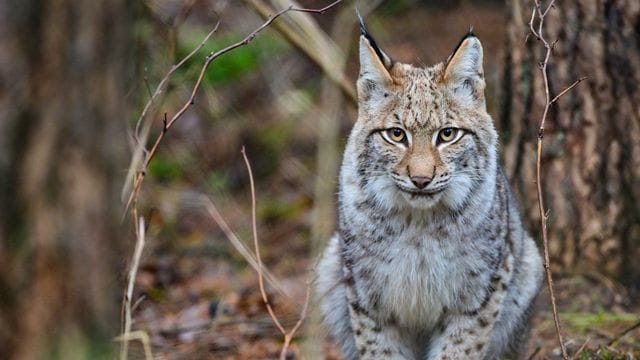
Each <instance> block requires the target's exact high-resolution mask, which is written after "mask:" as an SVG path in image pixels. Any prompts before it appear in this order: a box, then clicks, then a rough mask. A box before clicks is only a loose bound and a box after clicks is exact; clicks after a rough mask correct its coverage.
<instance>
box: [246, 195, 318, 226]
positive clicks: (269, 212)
mask: <svg viewBox="0 0 640 360" xmlns="http://www.w3.org/2000/svg"><path fill="white" fill-rule="evenodd" d="M306 210H307V207H306V205H305V204H304V203H302V202H300V201H297V202H286V201H281V200H278V199H276V198H267V199H262V200H261V201H260V202H259V203H258V209H257V215H258V217H259V218H260V219H262V220H264V221H265V222H272V221H278V220H287V219H293V218H295V217H298V216H300V215H301V214H303V213H304V212H305V211H306Z"/></svg>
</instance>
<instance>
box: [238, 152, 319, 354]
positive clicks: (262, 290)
mask: <svg viewBox="0 0 640 360" xmlns="http://www.w3.org/2000/svg"><path fill="white" fill-rule="evenodd" d="M241 152H242V158H243V159H244V163H245V165H246V167H247V172H248V173H249V185H250V187H251V229H252V232H253V245H254V247H255V253H256V258H257V260H258V284H259V286H260V294H261V295H262V302H263V303H264V305H265V307H266V308H267V312H269V316H271V320H272V321H273V323H274V324H275V325H276V327H277V328H278V330H280V332H281V333H282V335H284V344H283V345H282V351H281V352H280V360H284V359H286V356H287V351H288V349H289V345H290V344H291V341H292V340H293V337H294V336H295V334H296V333H297V331H298V329H299V328H300V326H302V323H303V322H304V320H305V319H306V317H307V310H308V307H309V298H310V294H311V285H310V284H309V283H307V293H306V296H305V300H304V305H303V306H302V310H301V312H300V318H299V319H298V322H297V323H296V324H295V325H294V326H293V328H292V329H291V330H290V331H289V332H287V331H286V330H285V329H284V327H283V326H282V324H281V323H280V320H278V317H277V316H276V314H275V312H274V311H273V308H272V306H271V303H270V302H269V297H268V295H267V292H266V291H265V288H264V280H263V279H262V277H263V276H262V259H261V257H260V246H259V243H258V226H257V221H256V189H255V183H254V181H253V171H252V170H251V164H250V163H249V158H248V157H247V152H246V151H245V148H244V147H243V148H242V150H241Z"/></svg>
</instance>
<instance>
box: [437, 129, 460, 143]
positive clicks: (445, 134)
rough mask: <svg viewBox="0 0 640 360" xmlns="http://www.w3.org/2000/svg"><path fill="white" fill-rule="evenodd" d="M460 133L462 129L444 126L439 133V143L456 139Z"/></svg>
mask: <svg viewBox="0 0 640 360" xmlns="http://www.w3.org/2000/svg"><path fill="white" fill-rule="evenodd" d="M459 134H460V129H456V128H450V127H449V128H444V129H442V130H440V132H439V133H438V143H440V144H442V143H447V142H451V141H453V140H455V139H456V138H457V137H458V135H459Z"/></svg>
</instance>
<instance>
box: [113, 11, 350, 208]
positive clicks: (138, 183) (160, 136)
mask: <svg viewBox="0 0 640 360" xmlns="http://www.w3.org/2000/svg"><path fill="white" fill-rule="evenodd" d="M340 2H342V0H336V1H334V2H332V3H331V4H329V5H327V6H325V7H323V8H320V9H309V8H298V7H293V6H289V7H287V8H285V9H282V10H280V11H278V12H277V13H275V14H274V15H273V16H271V17H269V18H268V19H267V20H266V21H265V22H264V23H263V24H262V25H260V26H259V27H258V28H256V29H255V30H253V31H252V32H251V33H249V34H248V35H247V36H246V37H245V38H244V39H242V40H240V41H238V42H236V43H234V44H231V45H229V46H227V47H225V48H224V49H221V50H219V51H217V52H214V53H211V54H209V55H207V57H206V58H205V62H204V64H203V65H202V69H201V70H200V75H199V76H198V79H197V80H196V83H195V85H194V86H193V88H192V90H191V95H190V96H189V99H187V101H186V102H185V103H184V105H183V106H182V107H181V108H180V109H179V110H178V112H176V113H175V114H174V115H173V117H171V119H170V120H169V121H168V122H167V124H166V126H165V129H166V130H167V131H168V130H169V129H170V128H171V127H172V126H173V124H175V122H176V121H177V120H178V119H180V118H181V117H182V115H184V113H185V112H186V111H187V110H188V109H189V108H190V107H191V106H192V105H194V104H195V97H196V94H197V92H198V90H199V89H200V86H201V85H202V81H203V80H204V76H205V74H206V72H207V70H208V68H209V66H210V65H211V63H212V62H213V61H214V60H215V59H217V58H218V57H220V56H222V55H224V54H226V53H228V52H230V51H232V50H234V49H236V48H238V47H241V46H245V45H247V44H249V43H250V42H251V41H253V39H254V38H255V37H256V36H257V35H258V34H259V33H260V32H261V31H262V30H264V29H265V28H266V27H268V26H269V25H271V23H273V22H274V21H275V20H276V19H277V18H279V17H280V16H282V15H284V14H286V13H288V12H290V11H291V12H303V13H316V14H322V13H324V12H325V11H327V10H329V9H331V8H332V7H334V6H335V5H337V4H339V3H340ZM216 28H217V26H216ZM214 31H215V29H214ZM198 49H199V48H198ZM194 51H197V49H194ZM183 60H184V59H183ZM184 61H186V60H184ZM182 64H183V62H182V61H181V62H180V63H179V64H178V65H180V66H181V65H182ZM172 70H173V71H175V66H174V67H173V68H172ZM170 71H171V70H170ZM158 89H160V86H158ZM143 112H144V111H143ZM167 131H162V132H160V133H159V134H158V137H157V138H156V140H155V142H154V144H153V146H152V147H151V150H149V154H148V155H147V156H146V157H145V159H144V162H143V164H142V170H141V171H139V172H138V173H137V175H136V178H135V180H134V185H133V189H132V190H131V193H130V195H129V198H128V200H127V202H126V205H125V209H124V211H125V213H126V211H128V210H129V208H130V207H131V204H132V203H133V202H134V199H135V198H137V197H138V194H139V192H140V189H141V187H142V183H143V182H144V178H145V174H146V169H147V168H148V167H149V163H151V160H152V159H153V157H154V155H155V153H156V151H157V150H158V147H159V146H160V143H161V142H162V140H163V138H164V136H165V134H166V133H167Z"/></svg>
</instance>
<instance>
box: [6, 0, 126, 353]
mask: <svg viewBox="0 0 640 360" xmlns="http://www.w3.org/2000/svg"><path fill="white" fill-rule="evenodd" d="M129 3H130V2H128V1H125V0H115V1H107V0H92V1H85V0H55V1H37V0H10V1H5V2H2V3H1V4H0V46H1V51H0V119H1V121H0V204H2V205H1V209H0V212H1V213H2V214H1V215H0V238H1V239H0V240H1V241H0V354H2V357H3V358H5V359H6V358H9V359H13V358H15V359H40V358H60V359H67V358H85V359H88V358H105V357H108V356H109V349H110V347H111V346H112V345H111V344H112V338H113V336H114V335H117V334H118V324H119V318H120V316H119V308H118V303H119V302H118V298H119V297H120V295H121V290H120V289H119V286H120V284H119V281H120V280H122V275H121V272H120V271H119V270H118V269H119V267H118V266H119V265H121V262H120V263H119V262H118V258H117V256H118V254H119V253H120V254H122V250H123V249H122V245H123V244H122V241H121V236H120V235H121V234H119V230H118V229H119V228H120V227H121V226H120V224H119V215H120V212H121V205H120V202H119V199H118V190H119V187H120V186H121V181H122V175H121V174H122V170H123V169H122V166H123V165H122V164H124V163H125V162H124V161H123V160H124V155H125V152H124V151H125V149H126V143H125V140H126V134H125V131H124V129H125V126H126V124H127V121H128V115H129V114H127V113H126V112H125V110H124V109H125V108H126V106H125V104H124V99H125V96H126V92H127V90H128V88H127V86H126V84H125V80H126V79H128V77H129V73H130V72H131V71H130V69H132V68H133V66H129V65H130V64H129V62H130V61H128V59H130V58H131V56H130V52H129V49H130V45H131V44H132V41H131V39H132V37H131V31H130V30H131V25H132V21H131V15H130V14H131V12H130V11H129V10H130V8H131V6H130V5H129Z"/></svg>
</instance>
